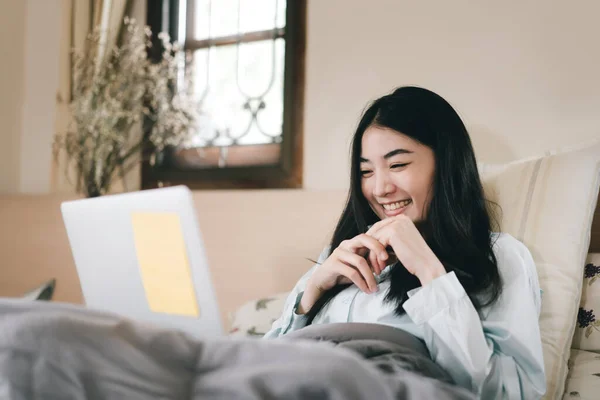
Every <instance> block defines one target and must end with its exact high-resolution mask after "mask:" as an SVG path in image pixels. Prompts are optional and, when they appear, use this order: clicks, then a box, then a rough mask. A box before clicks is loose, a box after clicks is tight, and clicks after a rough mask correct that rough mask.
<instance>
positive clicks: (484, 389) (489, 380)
mask: <svg viewBox="0 0 600 400" xmlns="http://www.w3.org/2000/svg"><path fill="white" fill-rule="evenodd" d="M492 235H493V237H492V239H493V240H496V241H495V244H494V248H493V249H494V254H495V255H496V258H497V261H498V269H499V271H500V275H501V278H502V284H503V286H502V287H503V289H502V294H501V296H500V297H499V298H498V300H497V301H496V302H495V303H493V304H492V305H490V306H488V307H485V308H482V309H481V310H480V311H479V312H477V310H476V309H475V307H474V306H473V303H472V302H471V300H470V299H469V297H468V296H467V294H466V292H465V289H464V288H463V286H462V285H461V284H460V282H459V281H458V279H457V278H456V275H455V274H454V272H450V273H447V274H445V275H443V276H441V277H439V278H437V279H435V280H433V281H432V282H430V283H429V284H428V285H426V286H424V287H420V288H417V289H414V290H412V291H410V292H409V293H408V295H409V299H408V300H407V301H406V302H405V303H404V306H403V307H404V310H405V311H406V314H404V315H402V316H398V315H396V313H395V304H393V303H386V302H384V298H385V295H386V293H387V291H388V289H389V286H390V282H389V279H387V278H388V277H389V272H390V268H391V266H388V267H386V269H384V271H383V272H382V273H381V275H380V276H379V277H376V279H377V282H378V285H379V291H378V292H376V293H374V294H367V293H364V292H362V291H361V290H360V289H358V288H357V287H356V286H355V285H352V286H350V287H348V288H347V289H345V290H343V291H342V292H340V293H339V294H338V295H337V296H336V297H334V298H333V299H332V300H331V301H330V302H329V303H328V304H327V305H326V306H325V307H324V308H323V309H322V310H321V311H320V312H319V314H318V315H317V316H316V317H315V319H314V320H313V324H326V323H336V322H367V323H379V324H384V325H389V326H393V327H396V328H399V329H402V330H404V331H406V332H409V333H411V334H413V335H415V336H417V337H419V338H420V339H422V340H423V341H424V342H425V344H426V345H427V348H428V349H429V352H430V354H431V357H432V359H433V360H434V361H435V362H436V363H437V364H438V365H440V366H441V367H442V368H444V369H445V370H446V371H447V372H448V373H449V374H450V375H451V376H452V378H453V379H454V381H455V382H456V383H457V384H458V385H460V386H463V387H466V388H468V389H470V390H472V391H473V392H474V393H476V394H477V395H478V397H479V398H482V399H486V400H487V399H538V398H540V397H542V395H543V394H544V393H545V391H546V378H545V374H544V359H543V354H542V343H541V338H540V328H539V323H538V319H539V315H540V307H541V293H540V289H539V283H538V277H537V272H536V269H535V264H534V261H533V258H532V257H531V253H530V252H529V250H528V249H527V247H525V245H523V244H522V243H521V242H519V241H518V240H516V239H515V238H514V237H512V236H510V235H509V234H505V233H502V234H497V233H494V234H492ZM328 255H329V249H325V250H324V251H323V253H321V256H320V257H319V260H318V262H319V263H322V262H324V261H325V260H326V259H327V257H328ZM318 267H319V264H317V265H315V266H314V267H313V268H311V269H310V270H309V271H308V272H307V273H306V274H305V275H304V276H303V277H302V278H301V279H300V280H299V281H298V283H297V284H296V286H295V287H294V289H293V290H292V291H291V293H290V294H289V296H288V298H287V300H286V303H285V306H284V310H283V313H282V315H281V316H280V318H279V319H277V320H276V321H275V322H274V323H273V326H272V328H271V330H270V331H269V332H267V333H266V334H265V336H264V337H265V338H275V337H278V336H282V335H284V334H286V333H287V332H291V331H294V330H297V329H301V328H303V327H304V326H306V322H307V317H306V316H305V315H298V314H296V308H297V307H298V304H299V303H300V299H301V298H302V294H303V293H304V288H305V286H306V283H307V281H308V278H309V277H310V275H311V274H312V273H313V271H314V270H315V269H316V268H318Z"/></svg>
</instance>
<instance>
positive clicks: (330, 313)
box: [265, 87, 546, 399]
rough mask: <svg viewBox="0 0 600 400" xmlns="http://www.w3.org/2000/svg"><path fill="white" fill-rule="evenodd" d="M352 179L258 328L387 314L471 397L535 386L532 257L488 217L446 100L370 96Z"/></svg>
mask: <svg viewBox="0 0 600 400" xmlns="http://www.w3.org/2000/svg"><path fill="white" fill-rule="evenodd" d="M350 181H351V182H350V191H349V194H348V200H347V203H346V206H345V209H344V211H343V212H342V215H341V217H340V219H339V222H338V225H337V227H336V229H335V231H334V234H333V237H332V239H331V242H330V245H329V246H328V247H327V248H326V249H324V251H323V253H322V254H321V257H320V258H319V260H318V263H317V265H315V266H314V267H313V268H312V269H311V270H310V271H308V272H307V273H306V274H305V275H304V276H303V277H302V278H301V279H300V281H299V282H298V283H297V285H296V287H295V288H294V290H293V291H292V293H291V294H290V295H289V297H288V299H287V301H286V306H285V308H284V312H283V314H282V315H281V317H280V318H279V319H278V320H277V321H275V322H274V324H273V326H272V329H271V330H270V331H269V332H268V333H267V334H266V335H265V337H266V338H271V337H278V336H282V335H285V334H286V333H288V332H291V331H295V330H298V329H301V328H303V327H305V326H307V325H311V324H312V325H317V324H327V323H345V322H361V323H377V324H383V325H389V326H393V327H395V328H398V329H401V330H403V331H404V332H407V333H410V334H412V335H414V336H416V337H417V338H419V339H420V340H422V341H424V342H425V344H426V345H427V348H428V350H429V352H430V355H431V358H432V359H433V361H435V362H436V363H437V364H438V365H439V366H441V367H442V368H444V369H445V370H446V371H447V372H448V374H449V375H450V376H452V379H453V380H454V382H455V383H456V384H458V385H460V386H463V387H465V388H468V389H469V390H471V391H473V392H474V393H475V394H476V395H477V398H485V399H500V398H507V399H518V398H523V399H525V398H526V399H534V398H539V397H541V396H542V395H543V394H544V392H545V390H546V380H545V375H544V364H543V356H542V343H541V338H540V329H539V323H538V318H539V313H540V306H541V298H540V290H539V284H538V279H537V273H536V268H535V265H534V262H533V259H532V256H531V254H530V252H529V250H528V249H527V248H526V247H525V246H524V245H523V244H522V243H521V242H519V241H517V240H516V239H515V238H514V237H512V236H510V235H509V234H506V233H500V232H499V227H497V226H494V224H493V220H494V218H493V214H492V212H491V210H492V209H491V208H490V207H489V204H491V203H489V202H487V201H486V199H485V198H484V192H483V188H482V184H481V181H480V177H479V173H478V169H477V163H476V159H475V154H474V152H473V147H472V145H471V140H470V138H469V134H468V132H467V130H466V128H465V125H464V124H463V122H462V121H461V119H460V117H459V116H458V114H457V113H456V111H455V110H454V109H453V108H452V106H451V105H450V104H449V103H448V102H446V101H445V100H444V99H443V98H442V97H440V96H439V95H437V94H435V93H433V92H431V91H429V90H426V89H422V88H418V87H402V88H399V89H397V90H395V91H394V92H393V93H392V94H389V95H386V96H383V97H381V98H379V99H378V100H376V101H375V102H373V103H372V104H371V105H370V106H369V107H368V108H367V110H366V111H365V112H364V114H363V116H362V118H361V120H360V122H359V124H358V127H357V129H356V132H355V134H354V138H353V142H352V155H351V168H350Z"/></svg>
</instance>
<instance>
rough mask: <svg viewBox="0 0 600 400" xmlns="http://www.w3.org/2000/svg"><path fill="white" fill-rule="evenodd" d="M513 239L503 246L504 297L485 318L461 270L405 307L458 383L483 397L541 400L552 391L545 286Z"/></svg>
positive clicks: (525, 251)
mask: <svg viewBox="0 0 600 400" xmlns="http://www.w3.org/2000/svg"><path fill="white" fill-rule="evenodd" d="M509 238H510V240H504V241H502V242H500V240H498V241H497V243H496V244H497V245H498V246H499V248H498V251H497V252H496V258H497V261H498V268H499V270H500V274H501V277H502V284H503V286H502V287H503V289H502V294H501V295H500V297H499V298H498V300H497V301H496V302H495V303H494V304H493V305H491V306H490V307H489V308H486V309H485V310H482V311H481V314H482V315H481V317H480V315H479V313H478V312H477V310H476V309H475V307H474V306H473V303H472V302H471V300H470V299H469V297H468V296H467V294H466V292H465V290H464V288H463V286H462V285H461V284H460V282H459V281H458V279H457V277H456V275H455V274H454V272H450V273H448V274H446V275H444V276H442V277H439V278H437V279H435V280H434V281H432V282H430V283H429V284H428V285H426V286H424V287H422V288H421V289H420V290H416V291H413V292H411V293H409V297H410V298H409V299H408V300H407V301H406V302H405V303H404V306H403V307H404V309H405V310H406V313H407V314H408V316H409V317H410V318H411V319H412V320H413V322H414V323H415V324H417V325H420V326H421V327H422V328H423V333H424V339H425V343H426V345H427V347H428V349H429V351H430V353H431V357H432V359H433V360H434V361H435V362H436V363H437V364H438V365H440V366H441V367H442V368H444V369H445V370H446V371H447V372H448V373H449V374H450V375H451V376H452V378H453V379H454V381H455V382H456V383H457V384H459V385H461V386H463V387H467V388H470V389H471V390H472V391H473V392H474V393H476V394H477V395H478V398H483V399H539V398H541V397H542V395H543V394H544V393H545V391H546V378H545V373H544V360H543V353H542V343H541V337H540V328H539V322H538V320H539V314H540V307H541V296H540V289H539V283H538V278H537V273H536V270H535V264H534V261H533V258H532V257H531V254H530V253H529V250H528V249H527V248H526V247H525V246H524V245H523V244H522V243H521V242H519V241H517V240H516V239H514V238H512V237H509Z"/></svg>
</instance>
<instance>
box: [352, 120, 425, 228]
mask: <svg viewBox="0 0 600 400" xmlns="http://www.w3.org/2000/svg"><path fill="white" fill-rule="evenodd" d="M360 171H361V188H362V192H363V195H364V196H365V198H366V199H367V201H368V202H369V205H370V206H371V208H372V209H373V211H374V212H375V214H377V215H378V216H379V218H381V219H385V218H388V217H393V216H396V215H399V214H405V215H406V216H408V217H409V218H410V219H411V220H412V221H420V220H423V219H424V217H425V215H426V213H427V208H428V207H429V203H430V201H431V198H430V196H431V193H432V191H433V190H432V186H433V177H434V172H435V159H434V155H433V150H431V149H430V148H429V147H427V146H425V145H422V144H420V143H419V142H417V141H415V140H413V139H411V138H410V137H408V136H406V135H403V134H401V133H399V132H396V131H394V130H392V129H387V128H381V127H377V126H371V127H369V128H367V130H366V131H365V133H364V135H363V138H362V150H361V155H360Z"/></svg>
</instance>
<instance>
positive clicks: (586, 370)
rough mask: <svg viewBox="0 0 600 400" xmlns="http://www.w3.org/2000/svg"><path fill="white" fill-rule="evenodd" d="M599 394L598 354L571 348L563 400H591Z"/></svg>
mask: <svg viewBox="0 0 600 400" xmlns="http://www.w3.org/2000/svg"><path fill="white" fill-rule="evenodd" d="M598 394H600V354H597V353H592V352H590V351H584V350H576V349H574V350H572V351H571V358H570V359H569V377H568V379H567V384H566V387H565V395H564V397H563V399H564V400H567V399H568V400H586V399H587V400H592V399H594V400H595V399H597V398H598Z"/></svg>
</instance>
